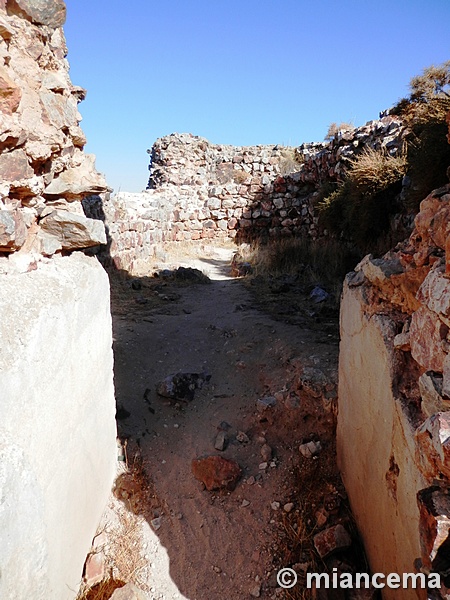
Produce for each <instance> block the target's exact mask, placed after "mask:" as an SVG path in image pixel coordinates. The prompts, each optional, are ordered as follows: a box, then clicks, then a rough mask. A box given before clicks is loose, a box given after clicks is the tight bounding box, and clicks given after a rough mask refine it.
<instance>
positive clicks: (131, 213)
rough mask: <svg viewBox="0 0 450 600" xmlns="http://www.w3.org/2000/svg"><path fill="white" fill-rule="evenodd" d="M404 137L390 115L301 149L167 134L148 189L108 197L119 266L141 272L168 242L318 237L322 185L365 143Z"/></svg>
mask: <svg viewBox="0 0 450 600" xmlns="http://www.w3.org/2000/svg"><path fill="white" fill-rule="evenodd" d="M403 135H404V128H403V127H402V124H401V122H400V121H399V120H398V119H395V118H394V117H391V116H385V117H383V118H381V119H380V120H378V121H371V122H369V123H367V124H366V125H364V126H363V127H359V128H356V129H353V130H350V131H346V132H341V133H339V134H338V135H337V136H336V137H335V138H334V139H333V140H331V141H330V142H328V143H314V144H303V145H302V146H300V147H298V148H285V147H282V146H278V145H277V146H249V147H237V146H225V145H217V144H211V143H210V142H208V141H207V140H205V139H203V138H200V137H197V136H193V135H190V134H172V135H169V136H167V137H164V138H161V139H159V140H157V141H156V143H155V144H154V146H153V149H152V151H151V165H150V179H149V185H148V190H147V191H146V192H142V193H140V194H129V193H119V194H116V195H115V196H113V197H108V198H104V199H103V210H104V213H105V219H106V223H107V226H108V228H109V234H110V238H111V245H110V249H109V250H110V255H111V257H112V259H113V261H114V263H115V265H116V266H117V267H118V268H120V269H125V270H128V271H130V272H133V273H136V274H142V273H143V272H145V265H146V264H148V259H149V258H150V257H152V256H153V255H154V254H155V252H156V251H157V250H158V248H160V247H161V244H163V243H170V242H180V241H191V240H205V239H214V238H216V239H226V238H231V239H237V241H251V240H253V239H267V238H271V237H272V238H273V237H280V236H292V235H303V236H307V237H309V238H311V239H316V238H317V237H318V236H320V235H323V234H324V232H323V231H322V232H321V231H319V228H318V216H317V210H316V202H317V198H318V195H319V192H320V188H321V186H322V185H323V184H325V183H327V182H336V181H339V180H340V178H342V176H343V174H344V171H345V169H346V167H347V166H348V164H349V161H350V160H351V159H352V158H354V157H355V156H356V155H357V154H358V153H359V152H360V151H361V150H362V149H363V148H385V149H386V150H387V151H388V152H391V153H392V154H395V153H397V152H398V150H399V149H400V148H401V146H402V140H403ZM93 202H94V203H95V199H94V200H93ZM325 234H326V232H325ZM147 268H148V267H147ZM143 269H144V270H143Z"/></svg>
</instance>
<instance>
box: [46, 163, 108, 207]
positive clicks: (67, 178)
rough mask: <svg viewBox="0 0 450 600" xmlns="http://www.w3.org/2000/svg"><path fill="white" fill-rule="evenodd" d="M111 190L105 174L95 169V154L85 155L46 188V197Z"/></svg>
mask: <svg viewBox="0 0 450 600" xmlns="http://www.w3.org/2000/svg"><path fill="white" fill-rule="evenodd" d="M108 191H110V190H109V188H108V186H107V185H106V182H105V179H104V177H103V175H101V174H100V173H98V172H97V171H96V170H95V156H94V155H92V154H86V155H83V157H82V160H81V164H80V165H79V166H78V167H72V168H69V169H66V170H65V171H63V172H62V173H61V174H60V175H59V176H58V177H55V178H54V179H53V180H52V181H51V182H50V183H49V184H48V185H47V187H46V188H45V190H44V195H45V196H46V197H50V198H51V197H54V196H64V197H69V198H78V197H83V196H87V195H90V194H102V193H104V192H108Z"/></svg>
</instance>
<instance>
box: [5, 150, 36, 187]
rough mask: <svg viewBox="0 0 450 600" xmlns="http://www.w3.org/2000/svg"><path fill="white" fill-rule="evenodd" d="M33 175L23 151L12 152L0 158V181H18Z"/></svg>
mask: <svg viewBox="0 0 450 600" xmlns="http://www.w3.org/2000/svg"><path fill="white" fill-rule="evenodd" d="M33 175H34V171H33V169H32V168H31V167H30V165H29V163H28V158H27V155H26V154H25V152H24V151H23V150H14V151H13V152H7V153H5V154H2V155H1V156H0V179H2V180H3V181H19V180H21V179H29V178H30V177H33Z"/></svg>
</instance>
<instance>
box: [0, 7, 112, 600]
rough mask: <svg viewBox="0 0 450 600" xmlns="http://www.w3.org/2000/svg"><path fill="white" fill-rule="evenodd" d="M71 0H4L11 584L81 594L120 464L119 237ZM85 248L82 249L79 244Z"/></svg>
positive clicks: (55, 594) (1, 259)
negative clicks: (75, 78) (115, 353)
mask: <svg viewBox="0 0 450 600" xmlns="http://www.w3.org/2000/svg"><path fill="white" fill-rule="evenodd" d="M65 16H66V7H65V4H64V2H63V1H62V0H0V337H1V345H0V406H1V413H2V420H1V426H0V432H1V436H0V531H1V540H2V543H1V545H0V574H1V576H0V597H1V598H5V600H13V599H14V600H28V599H29V598H36V599H37V600H41V599H42V600H44V599H45V600H66V599H67V600H69V599H72V598H74V597H75V596H76V594H77V589H78V587H79V583H80V581H81V577H82V570H83V563H84V560H85V558H86V554H87V552H88V550H89V548H90V545H91V542H92V537H93V535H94V534H95V530H96V527H97V524H98V522H99V519H100V516H101V514H102V511H103V509H104V505H105V504H106V501H107V497H108V494H109V492H110V489H111V485H112V482H113V477H114V471H115V464H116V443H115V437H116V433H115V431H116V430H115V419H114V416H115V401H114V390H113V371H112V367H113V361H112V331H111V318H110V310H109V284H108V280H107V277H106V274H105V272H104V270H103V269H102V267H101V266H100V265H99V263H98V261H97V259H95V258H92V257H88V256H86V255H85V254H84V253H83V252H79V250H83V249H84V248H87V247H90V246H93V245H98V244H99V243H104V242H106V236H105V229H104V225H103V223H101V222H100V221H98V220H93V219H89V218H87V217H86V216H85V214H84V211H83V208H82V204H81V200H82V199H83V198H84V197H85V196H86V195H88V194H93V193H102V192H106V191H107V190H108V188H107V186H106V184H105V181H104V179H103V177H102V176H101V175H100V174H99V173H97V171H96V170H95V168H94V157H93V156H88V155H85V154H84V152H83V146H84V144H85V141H86V140H85V137H84V134H83V132H82V130H81V129H80V127H79V122H80V120H81V116H80V114H79V112H78V108H77V105H78V103H79V101H80V100H82V99H83V98H84V95H85V91H84V90H83V89H82V88H80V87H77V86H74V85H73V84H72V83H71V81H70V78H69V74H68V69H69V67H68V62H67V60H66V54H67V48H66V43H65V39H64V33H63V30H62V25H63V24H64V20H65ZM73 251H78V252H73Z"/></svg>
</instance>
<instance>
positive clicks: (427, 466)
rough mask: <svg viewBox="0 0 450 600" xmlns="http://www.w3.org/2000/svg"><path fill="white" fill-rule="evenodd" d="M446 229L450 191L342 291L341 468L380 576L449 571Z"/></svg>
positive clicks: (437, 195)
mask: <svg viewBox="0 0 450 600" xmlns="http://www.w3.org/2000/svg"><path fill="white" fill-rule="evenodd" d="M449 219H450V185H447V186H445V187H443V188H441V189H439V190H435V191H434V192H432V193H431V194H430V195H429V196H428V197H427V198H426V199H425V200H424V201H423V202H422V203H421V206H420V212H419V214H418V215H417V217H416V219H415V229H414V231H413V233H412V235H411V237H410V238H409V240H407V241H406V242H404V243H403V244H401V245H399V246H398V247H397V248H396V251H395V252H390V253H388V254H387V255H386V256H385V257H384V258H382V259H373V258H372V257H371V256H368V257H366V258H365V259H363V261H362V262H361V263H360V264H359V265H358V266H357V267H356V270H355V272H353V273H350V274H349V275H348V276H347V279H346V283H345V286H344V294H343V300H342V308H341V348H340V368H339V416H338V432H337V435H338V439H337V442H338V458H339V465H340V469H341V472H342V476H343V480H344V483H345V486H346V489H347V492H348V494H349V498H350V501H351V505H352V508H353V511H354V514H355V516H356V520H357V522H358V526H359V528H360V531H361V533H362V535H363V538H364V543H365V547H366V550H367V553H368V557H369V561H370V565H371V568H372V570H373V571H377V572H382V573H389V572H397V573H403V572H414V571H415V570H416V569H420V568H421V569H422V570H423V572H428V571H429V570H436V571H439V572H441V573H444V572H445V571H446V570H447V569H448V568H449V567H450V558H449V554H448V550H447V549H446V548H447V547H448V543H449V542H448V541H447V540H448V537H449V532H450V521H449V518H450V468H449V457H450V412H449V411H450V278H449V274H450V246H449V244H448V237H447V235H448V234H447V224H448V222H449ZM442 578H443V579H444V575H442ZM449 583H450V582H448V581H447V584H449ZM449 587H450V586H449ZM445 593H448V592H445ZM383 597H384V598H387V599H390V598H394V597H395V598H397V597H398V594H397V593H396V592H395V591H393V590H392V591H389V590H387V589H386V590H384V592H383ZM417 597H419V598H427V595H426V593H425V592H423V593H422V594H420V593H418V591H417V590H409V591H406V590H404V591H403V592H402V598H406V599H408V598H411V600H412V599H413V598H414V599H416V598H417ZM436 597H441V596H436ZM443 597H444V596H443ZM445 597H448V596H445Z"/></svg>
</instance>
